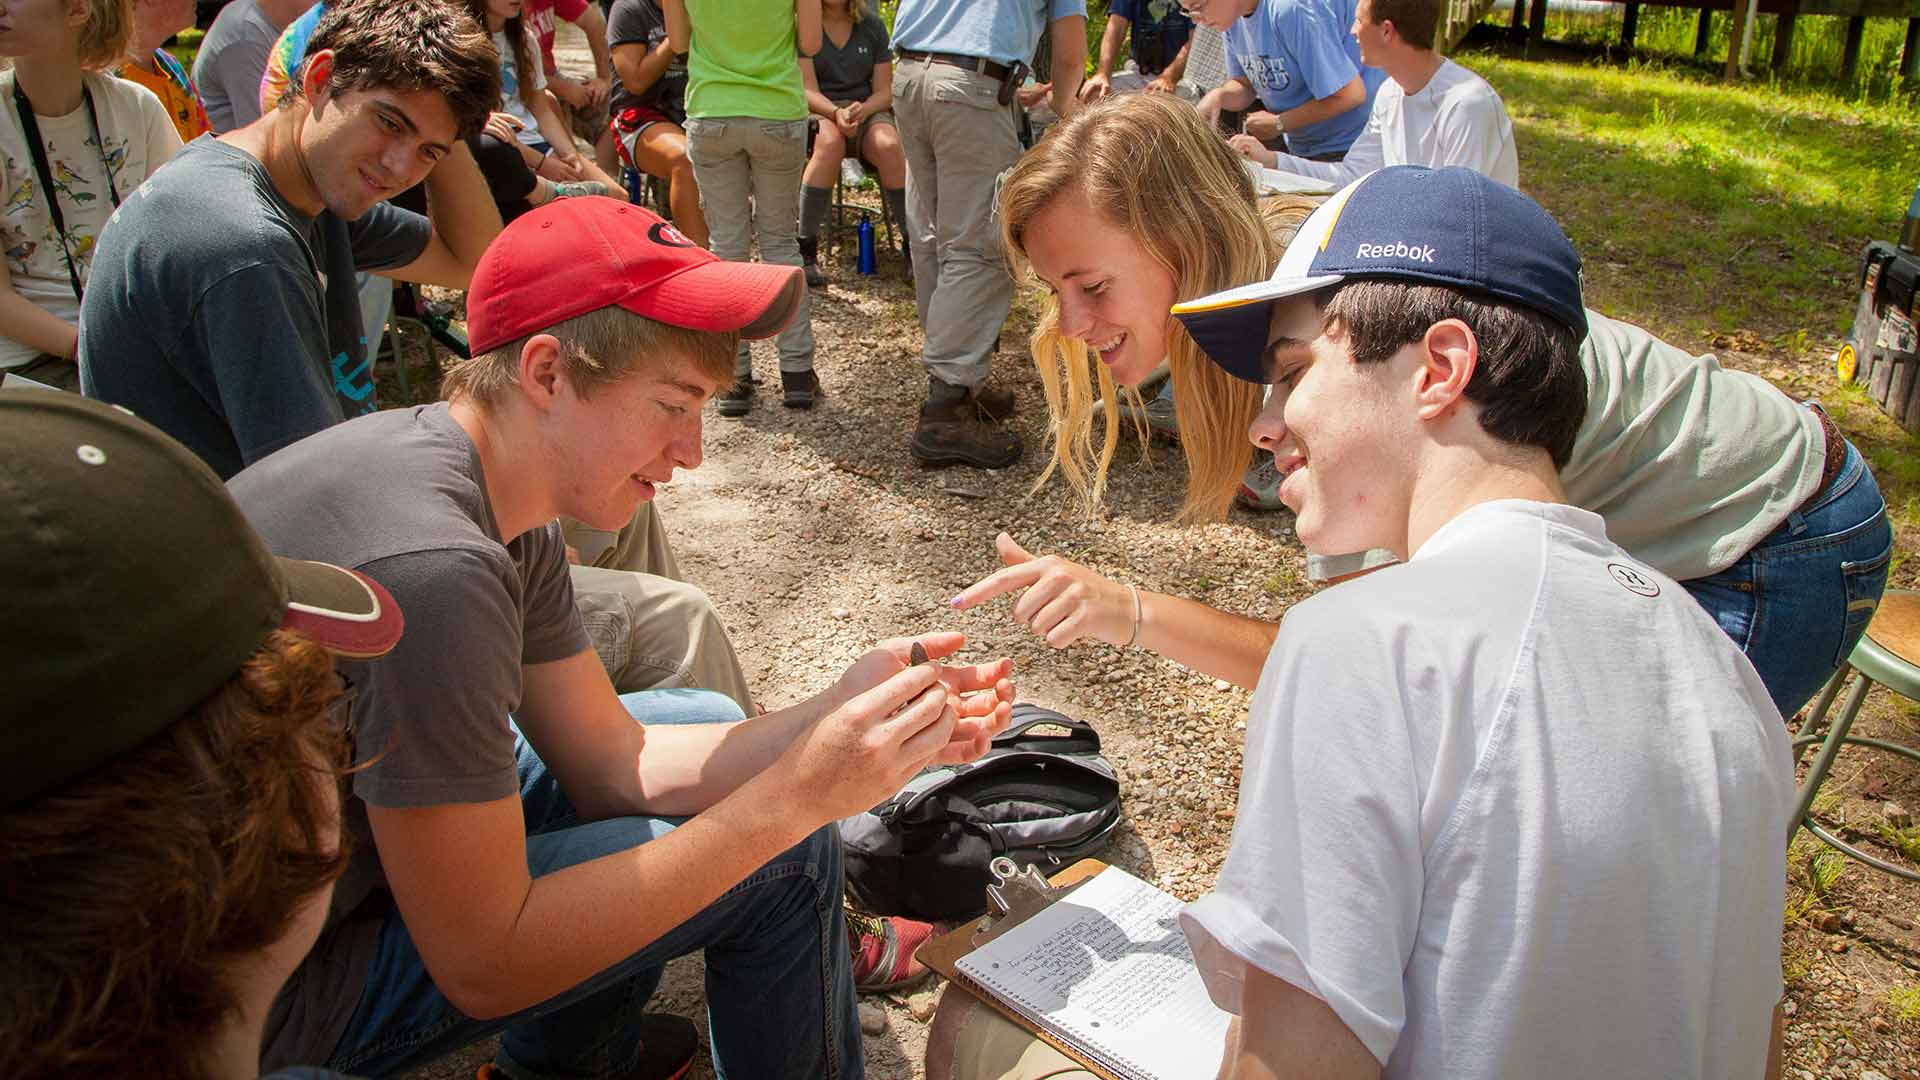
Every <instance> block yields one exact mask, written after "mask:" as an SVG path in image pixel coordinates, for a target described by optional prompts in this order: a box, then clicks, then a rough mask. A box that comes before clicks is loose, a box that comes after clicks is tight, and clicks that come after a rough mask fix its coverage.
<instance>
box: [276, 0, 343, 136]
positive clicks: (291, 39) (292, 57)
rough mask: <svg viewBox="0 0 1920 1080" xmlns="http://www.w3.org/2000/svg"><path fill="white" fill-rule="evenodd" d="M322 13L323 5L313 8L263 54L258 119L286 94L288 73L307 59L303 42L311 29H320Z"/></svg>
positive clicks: (288, 79) (288, 82)
mask: <svg viewBox="0 0 1920 1080" xmlns="http://www.w3.org/2000/svg"><path fill="white" fill-rule="evenodd" d="M326 13H327V5H326V4H324V3H320V4H315V5H313V6H312V7H310V8H308V9H307V12H306V14H304V15H302V16H300V17H299V18H297V19H295V20H293V21H292V22H290V23H288V24H287V28H286V29H285V30H282V31H280V40H279V41H276V42H274V43H273V49H272V50H271V51H269V52H268V53H267V67H266V70H265V71H262V72H261V73H260V114H261V115H262V116H265V115H266V114H267V113H270V112H272V111H273V110H275V109H277V108H279V107H280V95H282V94H284V93H286V92H287V86H288V85H289V84H290V83H291V82H292V81H293V79H292V75H291V74H290V73H291V72H295V71H298V70H300V62H301V61H303V60H305V59H306V58H307V41H308V40H309V39H310V38H312V37H313V29H314V27H316V26H319V25H320V16H322V15H325V14H326Z"/></svg>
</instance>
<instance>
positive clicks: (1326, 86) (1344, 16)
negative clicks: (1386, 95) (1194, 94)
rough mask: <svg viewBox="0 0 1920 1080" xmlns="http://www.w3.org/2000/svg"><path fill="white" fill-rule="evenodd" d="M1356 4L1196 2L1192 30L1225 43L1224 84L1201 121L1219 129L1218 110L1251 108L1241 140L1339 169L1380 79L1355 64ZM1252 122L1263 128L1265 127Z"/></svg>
mask: <svg viewBox="0 0 1920 1080" xmlns="http://www.w3.org/2000/svg"><path fill="white" fill-rule="evenodd" d="M1355 3H1356V0H1195V2H1192V3H1189V4H1188V5H1187V6H1186V11H1187V13H1188V14H1189V15H1191V16H1193V19H1194V21H1195V22H1198V23H1202V24H1205V25H1207V26H1211V27H1213V28H1214V29H1216V30H1220V31H1222V32H1224V33H1225V34H1226V36H1227V81H1226V82H1224V83H1222V84H1221V85H1219V86H1217V87H1215V88H1214V89H1213V90H1211V91H1209V92H1208V93H1207V96H1205V97H1203V98H1201V99H1200V103H1199V105H1198V106H1197V108H1199V110H1200V114H1201V115H1202V116H1205V117H1206V118H1207V119H1208V120H1210V121H1214V122H1218V120H1219V119H1220V114H1221V112H1222V111H1223V110H1235V109H1246V108H1248V107H1250V106H1252V105H1254V104H1256V103H1258V104H1259V105H1260V106H1262V108H1263V109H1265V110H1266V112H1267V114H1268V115H1266V116H1256V115H1249V116H1248V117H1247V124H1246V127H1247V133H1248V134H1250V135H1253V136H1254V137H1255V138H1258V139H1263V140H1266V141H1268V142H1274V143H1276V144H1277V141H1278V140H1280V139H1281V138H1282V137H1284V139H1285V145H1286V148H1287V149H1288V151H1289V152H1291V153H1293V154H1295V155H1296V156H1299V157H1305V158H1312V159H1314V160H1315V161H1338V160H1339V159H1340V158H1341V156H1343V155H1344V154H1346V152H1347V148H1348V147H1349V146H1352V145H1353V140H1355V139H1357V138H1359V137H1360V132H1361V131H1362V130H1364V129H1365V128H1366V126H1367V117H1368V115H1369V110H1370V109H1371V108H1372V107H1373V96H1374V92H1375V91H1376V90H1378V89H1379V86H1380V84H1381V82H1383V81H1385V79H1386V73H1385V72H1383V71H1381V70H1380V69H1379V68H1376V67H1370V66H1368V65H1367V64H1366V63H1365V62H1364V61H1362V60H1361V58H1360V47H1359V46H1358V45H1357V44H1356V43H1355V42H1354V40H1353V34H1352V32H1351V28H1352V26H1353V23H1354V7H1355ZM1256 121H1264V124H1261V123H1257V122H1256Z"/></svg>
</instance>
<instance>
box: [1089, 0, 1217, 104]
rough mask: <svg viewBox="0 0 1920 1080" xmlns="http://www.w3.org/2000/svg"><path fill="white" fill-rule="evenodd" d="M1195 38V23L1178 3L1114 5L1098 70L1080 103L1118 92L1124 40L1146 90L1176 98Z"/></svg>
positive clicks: (1127, 0) (1135, 0)
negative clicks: (1117, 70)
mask: <svg viewBox="0 0 1920 1080" xmlns="http://www.w3.org/2000/svg"><path fill="white" fill-rule="evenodd" d="M1129 30H1131V31H1132V35H1131V41H1128V38H1129V35H1128V31H1129ZM1192 34H1193V20H1192V19H1190V18H1188V17H1187V13H1186V12H1184V11H1182V10H1180V6H1179V5H1178V4H1176V3H1174V2H1173V0H1113V4H1112V5H1111V6H1110V7H1108V9H1107V26H1106V29H1104V30H1102V31H1101V32H1100V61H1099V66H1098V67H1097V68H1095V69H1094V72H1093V74H1091V75H1089V76H1087V81H1086V82H1084V83H1081V84H1080V100H1081V101H1086V102H1093V101H1099V100H1100V99H1101V98H1103V97H1106V96H1107V92H1108V91H1109V90H1111V89H1112V88H1113V69H1114V66H1115V65H1116V64H1117V63H1118V62H1119V60H1120V43H1121V42H1123V41H1128V44H1129V45H1130V46H1131V47H1130V48H1129V49H1128V52H1129V53H1130V55H1131V58H1132V60H1133V66H1134V69H1135V70H1136V71H1138V72H1139V73H1140V76H1141V78H1144V79H1146V80H1147V89H1148V90H1149V91H1152V92H1154V93H1159V94H1171V93H1173V92H1174V88H1175V87H1176V86H1177V85H1179V82H1180V76H1181V75H1183V74H1185V72H1186V67H1187V41H1188V39H1189V38H1190V37H1191V36H1192Z"/></svg>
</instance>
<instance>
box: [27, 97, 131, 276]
mask: <svg viewBox="0 0 1920 1080" xmlns="http://www.w3.org/2000/svg"><path fill="white" fill-rule="evenodd" d="M80 100H82V101H84V102H85V103H86V106H87V125H88V126H89V127H91V128H92V129H93V147H94V149H95V150H98V151H99V152H100V171H101V172H102V173H104V174H105V175H106V178H107V196H108V197H109V198H111V199H112V200H113V206H114V209H116V210H117V209H119V208H120V189H119V188H118V187H116V186H115V185H114V182H113V166H112V165H111V164H109V163H108V161H107V141H106V140H105V139H103V138H101V137H100V114H99V113H97V112H95V111H94V108H93V91H92V90H91V89H89V88H88V87H87V85H86V84H85V83H81V84H80ZM13 103H14V105H15V106H17V107H18V108H19V110H20V133H21V134H23V135H25V136H26V137H27V149H28V151H30V152H31V153H32V154H33V171H34V172H35V173H37V174H38V175H39V177H40V190H41V191H44V192H46V193H47V210H48V212H49V215H50V216H51V217H52V218H53V230H54V231H55V232H57V233H59V234H60V254H62V255H64V256H66V258H67V280H68V281H71V282H72V283H73V298H74V300H76V301H78V300H79V299H81V292H82V290H81V288H80V271H79V270H77V269H75V267H74V265H73V245H72V244H70V243H68V241H67V219H66V215H65V214H62V213H61V212H60V194H59V192H57V191H55V190H54V187H53V168H52V167H51V166H50V165H48V164H47V149H46V147H45V146H43V145H42V144H41V142H40V122H39V121H38V120H36V119H34V115H33V103H32V102H30V101H28V100H27V92H26V91H25V90H22V89H20V77H19V76H18V75H15V76H14V79H13Z"/></svg>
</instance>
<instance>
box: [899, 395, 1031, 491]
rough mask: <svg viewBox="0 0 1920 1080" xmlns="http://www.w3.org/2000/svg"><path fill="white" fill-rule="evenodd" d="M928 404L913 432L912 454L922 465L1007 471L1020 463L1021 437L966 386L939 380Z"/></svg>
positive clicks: (929, 396) (922, 406) (910, 449)
mask: <svg viewBox="0 0 1920 1080" xmlns="http://www.w3.org/2000/svg"><path fill="white" fill-rule="evenodd" d="M929 381H930V383H931V388H930V389H929V391H928V393H927V401H926V404H924V405H921V406H920V424H919V426H918V427H916V428H914V429H913V441H912V443H910V444H909V446H908V450H909V452H910V453H912V455H913V460H915V461H917V462H919V463H920V464H922V465H972V466H973V467H975V468H978V469H1004V468H1006V467H1007V466H1009V465H1011V464H1013V463H1014V462H1016V461H1019V460H1020V453H1021V450H1022V447H1021V444H1020V436H1018V435H1015V434H1014V433H1013V432H1011V431H1004V430H1002V429H1001V428H1000V427H998V426H997V425H996V424H994V423H993V419H992V417H991V416H990V415H989V414H988V413H987V411H986V409H985V408H983V407H982V406H981V404H980V402H979V401H978V400H977V399H976V398H975V397H974V396H973V394H972V393H971V392H970V391H969V390H968V389H967V388H966V387H964V386H949V385H947V384H946V383H943V382H940V381H939V380H937V379H934V380H929Z"/></svg>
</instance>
